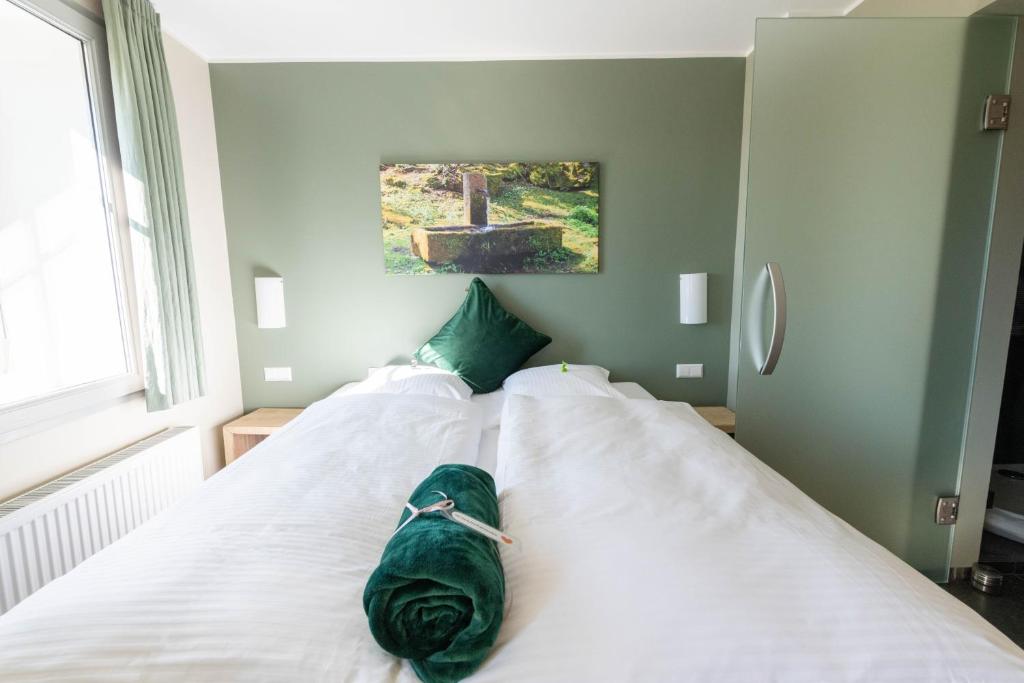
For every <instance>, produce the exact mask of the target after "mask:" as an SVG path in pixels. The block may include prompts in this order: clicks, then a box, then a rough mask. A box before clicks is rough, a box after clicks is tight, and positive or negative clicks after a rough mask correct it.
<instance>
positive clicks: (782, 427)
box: [736, 17, 1014, 579]
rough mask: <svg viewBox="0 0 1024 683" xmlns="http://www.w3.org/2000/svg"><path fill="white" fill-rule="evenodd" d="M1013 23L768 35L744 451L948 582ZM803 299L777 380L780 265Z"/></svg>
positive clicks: (743, 381) (763, 32) (743, 392)
mask: <svg viewBox="0 0 1024 683" xmlns="http://www.w3.org/2000/svg"><path fill="white" fill-rule="evenodd" d="M1013 32H1014V20H1013V19H1010V18H1006V17H986V18H975V19H852V18H837V19H786V20H773V19H764V20H760V21H759V22H758V25H757V42H756V46H755V51H754V84H753V100H752V110H751V111H752V119H751V139H750V163H749V186H748V193H747V221H746V225H747V235H746V243H745V252H744V260H745V264H744V287H743V311H742V321H743V322H742V329H741V349H740V359H739V366H740V369H739V383H738V391H737V419H736V429H737V432H736V437H737V440H738V441H739V442H740V443H741V444H743V445H744V446H746V447H747V448H749V449H750V450H751V451H752V452H753V453H754V454H755V455H757V456H758V457H759V458H761V459H762V460H764V461H765V462H766V463H768V464H769V465H770V466H771V467H773V468H775V469H776V470H778V471H779V472H780V473H782V474H783V475H784V476H786V477H787V478H789V479H790V480H792V481H793V482H794V483H795V484H796V485H797V486H799V487H800V488H801V489H803V490H804V491H805V492H807V493H808V494H810V495H811V496H812V497H813V498H815V499H816V500H818V502H820V503H821V504H823V505H824V506H825V507H827V508H829V509H830V510H832V511H833V512H835V513H836V514H838V515H839V516H840V517H842V518H844V519H845V520H846V521H848V522H850V523H851V524H853V525H854V526H855V527H857V528H858V529H859V530H861V531H862V532H864V533H865V534H867V535H868V536H870V537H872V538H874V539H875V540H876V541H878V542H879V543H881V544H882V545H884V546H886V547H887V548H889V549H890V550H892V551H893V552H895V553H896V554H897V555H899V556H901V557H903V558H904V559H906V560H907V561H908V562H909V563H910V564H912V565H914V566H915V567H917V568H918V569H921V570H922V571H924V572H925V573H927V574H928V575H929V576H933V577H934V578H937V579H944V578H945V576H946V572H947V569H948V559H947V558H948V549H949V541H950V527H948V526H938V525H936V524H935V523H934V519H933V517H934V506H935V501H936V497H938V496H940V495H950V494H954V493H956V487H957V473H958V468H959V463H960V447H961V439H962V435H963V424H964V417H965V415H966V402H967V393H968V388H969V379H970V370H971V358H972V354H973V341H974V331H975V328H976V323H977V307H978V297H979V292H980V287H981V278H982V273H983V268H984V263H985V248H986V243H987V235H988V230H989V227H990V226H989V209H990V203H991V198H992V189H993V184H994V178H995V171H996V162H997V156H998V151H999V145H1000V141H1001V134H1000V133H986V132H982V131H981V130H980V125H979V124H980V111H981V104H982V101H983V99H984V97H985V95H987V94H989V93H994V92H1001V91H1002V89H1003V88H1004V87H1005V84H1006V79H1007V72H1008V67H1009V57H1010V51H1011V45H1012V36H1013ZM768 261H775V262H778V263H779V265H780V267H781V269H782V273H783V275H784V278H785V284H786V290H787V294H788V326H787V329H786V341H785V345H784V346H783V349H782V355H781V358H780V360H779V364H778V367H777V368H776V370H775V373H774V374H773V375H771V376H767V377H766V376H761V375H759V374H758V373H757V368H758V366H759V365H760V363H761V362H762V361H763V357H764V354H765V352H766V348H765V347H766V345H767V333H766V331H765V329H764V328H763V321H764V320H765V319H766V318H767V317H768V315H770V308H769V311H768V315H765V311H764V308H765V306H766V300H767V299H768V289H767V287H766V277H765V274H764V273H765V263H766V262H768Z"/></svg>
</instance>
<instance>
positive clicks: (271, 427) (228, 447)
mask: <svg viewBox="0 0 1024 683" xmlns="http://www.w3.org/2000/svg"><path fill="white" fill-rule="evenodd" d="M301 412H302V408H257V409H256V410H254V411H252V412H251V413H249V414H248V415H243V416H242V417H240V418H238V419H237V420H232V421H231V422H228V423H227V424H226V425H224V464H225V465H230V464H231V463H232V462H233V461H234V460H236V459H238V458H240V457H241V456H242V455H243V454H245V452H246V451H248V450H249V449H250V448H252V447H253V446H255V445H256V444H258V443H259V442H260V441H263V439H265V438H267V437H268V436H270V435H271V434H273V433H274V432H276V431H277V430H278V429H280V428H281V427H283V426H285V425H286V424H287V423H288V421H289V420H291V419H292V418H293V417H295V416H296V415H298V414H299V413H301Z"/></svg>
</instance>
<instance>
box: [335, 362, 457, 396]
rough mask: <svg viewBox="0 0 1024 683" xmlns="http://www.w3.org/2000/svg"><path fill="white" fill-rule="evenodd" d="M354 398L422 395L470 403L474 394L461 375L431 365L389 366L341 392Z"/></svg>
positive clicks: (379, 369) (343, 388) (344, 388)
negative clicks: (359, 396) (355, 395)
mask: <svg viewBox="0 0 1024 683" xmlns="http://www.w3.org/2000/svg"><path fill="white" fill-rule="evenodd" d="M339 393H343V394H345V395H346V396H347V395H351V394H418V395H421V396H440V397H441V398H455V399H458V400H460V401H468V400H469V397H470V396H472V395H473V390H472V389H470V388H469V385H468V384H466V383H465V382H463V381H462V379H461V378H459V377H458V376H457V375H455V374H453V373H451V372H448V371H447V370H442V369H441V368H435V367H431V366H429V365H417V366H412V365H388V366H385V367H383V368H377V369H376V370H374V371H373V372H372V373H371V374H370V376H369V377H367V378H366V379H365V380H363V381H362V382H359V383H357V384H347V385H345V386H344V387H342V388H341V390H339Z"/></svg>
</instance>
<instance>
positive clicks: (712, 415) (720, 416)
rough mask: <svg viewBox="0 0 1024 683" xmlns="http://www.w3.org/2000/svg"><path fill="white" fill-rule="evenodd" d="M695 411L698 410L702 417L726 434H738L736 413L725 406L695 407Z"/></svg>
mask: <svg viewBox="0 0 1024 683" xmlns="http://www.w3.org/2000/svg"><path fill="white" fill-rule="evenodd" d="M694 410H696V411H697V413H698V414H699V415H700V416H701V417H703V418H704V419H705V420H707V421H708V422H710V423H711V424H712V425H714V426H715V427H718V428H719V429H721V430H722V431H723V432H725V433H726V434H735V433H736V413H734V412H732V411H731V410H729V409H728V408H726V407H725V406H700V407H696V406H695V407H694Z"/></svg>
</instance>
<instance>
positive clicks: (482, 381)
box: [415, 277, 551, 394]
mask: <svg viewBox="0 0 1024 683" xmlns="http://www.w3.org/2000/svg"><path fill="white" fill-rule="evenodd" d="M550 343H551V337H549V336H547V335H546V334H541V333H540V332H538V331H537V330H535V329H533V328H532V327H530V326H529V325H527V324H526V323H524V322H523V321H522V320H520V319H519V318H517V317H515V316H514V315H512V314H511V313H509V312H508V311H506V310H505V309H504V308H502V307H501V304H500V303H498V300H497V299H496V298H495V296H494V295H493V294H492V293H491V290H489V289H487V285H485V284H484V283H483V280H481V279H480V278H478V277H475V278H473V282H471V283H470V285H469V294H468V295H466V300H465V301H463V302H462V306H460V307H459V310H457V311H455V315H453V316H452V319H451V320H449V321H448V322H446V323H445V324H444V326H442V327H441V329H440V330H438V331H437V334H435V335H434V336H433V337H431V338H430V339H429V340H427V341H426V342H425V343H424V344H423V346H421V347H420V348H419V349H418V350H417V351H416V353H415V356H416V358H417V359H418V360H420V361H422V362H424V363H429V364H431V365H436V366H437V367H439V368H442V369H444V370H448V371H449V372H454V373H455V374H456V375H458V376H459V377H461V378H462V379H463V380H464V381H465V382H466V384H468V385H469V386H470V387H472V388H473V391H474V392H475V393H478V394H486V393H488V392H490V391H494V390H495V389H497V388H499V387H500V386H501V383H502V382H504V381H505V378H506V377H508V376H509V375H511V374H512V373H513V372H515V371H516V370H518V369H519V368H520V367H522V365H523V363H525V362H526V359H527V358H529V357H530V356H532V355H533V354H535V353H537V352H538V351H540V350H541V349H542V348H544V347H545V346H547V345H548V344H550Z"/></svg>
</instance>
